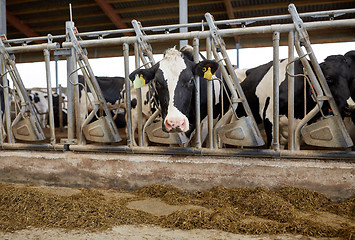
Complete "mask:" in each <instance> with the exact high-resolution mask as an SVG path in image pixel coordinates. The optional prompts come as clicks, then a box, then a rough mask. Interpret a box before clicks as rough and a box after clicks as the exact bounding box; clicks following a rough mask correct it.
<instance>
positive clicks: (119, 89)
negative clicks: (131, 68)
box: [78, 75, 152, 144]
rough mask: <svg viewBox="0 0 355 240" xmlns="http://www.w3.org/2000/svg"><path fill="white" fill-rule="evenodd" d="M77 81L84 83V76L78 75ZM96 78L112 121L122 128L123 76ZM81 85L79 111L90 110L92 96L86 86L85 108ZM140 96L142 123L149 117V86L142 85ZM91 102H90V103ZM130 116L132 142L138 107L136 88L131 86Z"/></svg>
mask: <svg viewBox="0 0 355 240" xmlns="http://www.w3.org/2000/svg"><path fill="white" fill-rule="evenodd" d="M78 80H79V83H81V84H83V85H84V84H85V80H84V77H83V76H81V75H79V76H78ZM96 80H97V82H98V84H99V86H100V89H101V92H102V94H103V96H104V98H105V100H106V103H107V106H108V107H109V109H110V110H111V114H112V116H113V117H114V116H115V115H116V117H114V122H115V124H116V127H117V128H123V127H125V126H126V119H125V111H126V104H125V79H124V78H123V77H97V76H96ZM83 85H81V86H80V87H79V91H80V94H79V95H80V107H81V111H91V110H92V109H93V106H92V104H93V100H94V99H93V96H92V93H91V90H90V89H89V88H88V87H87V98H88V104H87V106H86V109H85V104H83V103H84V101H85V96H86V92H85V90H84V89H83ZM141 93H142V98H143V103H142V104H143V105H142V117H143V124H144V123H145V121H146V120H147V119H148V118H149V117H150V115H151V113H152V111H151V108H150V106H149V103H150V102H149V100H150V99H152V95H151V94H150V93H149V86H148V85H145V86H144V87H142V91H141ZM90 103H91V104H90ZM131 116H132V134H133V136H132V138H133V143H134V144H136V143H135V140H134V133H135V130H136V129H137V127H138V109H137V94H136V90H135V89H134V88H133V86H131Z"/></svg>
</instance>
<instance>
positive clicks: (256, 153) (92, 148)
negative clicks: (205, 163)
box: [69, 145, 355, 162]
mask: <svg viewBox="0 0 355 240" xmlns="http://www.w3.org/2000/svg"><path fill="white" fill-rule="evenodd" d="M69 149H70V150H71V151H78V152H121V153H137V154H161V155H171V154H182V155H204V156H223V157H259V158H272V159H280V158H296V159H323V160H333V161H334V159H337V160H339V159H341V160H343V161H346V162H355V152H354V151H352V152H351V151H348V152H346V151H328V152H324V151H309V150H303V151H299V152H294V151H289V150H281V151H278V152H276V151H273V150H270V149H228V148H227V149H209V148H201V149H196V148H191V147H189V148H179V147H177V148H173V147H169V148H162V147H161V146H156V147H131V148H130V147H127V146H108V145H106V146H104V145H85V146H83V145H70V146H69Z"/></svg>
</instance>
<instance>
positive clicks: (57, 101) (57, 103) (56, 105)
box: [46, 93, 68, 127]
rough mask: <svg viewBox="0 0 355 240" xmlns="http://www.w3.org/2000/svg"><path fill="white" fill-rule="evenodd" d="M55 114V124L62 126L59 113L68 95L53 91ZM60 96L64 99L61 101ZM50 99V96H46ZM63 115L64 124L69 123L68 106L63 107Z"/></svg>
mask: <svg viewBox="0 0 355 240" xmlns="http://www.w3.org/2000/svg"><path fill="white" fill-rule="evenodd" d="M52 97H53V114H54V126H55V127H60V118H59V113H60V107H59V106H60V104H61V103H62V102H65V101H66V96H65V95H63V96H59V94H57V93H53V95H52ZM60 97H61V98H62V101H60ZM46 98H47V99H48V97H47V96H46ZM62 116H63V120H62V121H63V126H67V125H68V114H67V108H66V107H62Z"/></svg>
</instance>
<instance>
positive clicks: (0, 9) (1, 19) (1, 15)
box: [0, 0, 11, 142]
mask: <svg viewBox="0 0 355 240" xmlns="http://www.w3.org/2000/svg"><path fill="white" fill-rule="evenodd" d="M0 34H5V35H6V0H0ZM3 64H5V62H4V61H3V59H2V58H0V65H1V66H2V65H3ZM5 72H6V69H5V65H4V67H1V68H0V74H3V73H5ZM3 80H4V82H5V81H7V78H6V76H4V77H3ZM7 92H8V91H7ZM3 94H4V96H3V97H5V89H3ZM6 106H7V105H6V104H5V108H6ZM0 107H1V106H0ZM0 111H1V110H0ZM3 116H5V117H6V114H5V112H3V113H2V115H0V121H1V123H0V124H1V125H2V117H3ZM0 131H1V128H0ZM8 134H11V133H8ZM0 141H1V142H2V141H3V136H2V132H1V133H0Z"/></svg>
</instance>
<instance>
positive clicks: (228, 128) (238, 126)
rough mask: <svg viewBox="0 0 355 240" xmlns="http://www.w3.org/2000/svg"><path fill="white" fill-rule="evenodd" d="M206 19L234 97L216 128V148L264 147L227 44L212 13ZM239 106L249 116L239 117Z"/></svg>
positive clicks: (214, 49) (214, 51)
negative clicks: (225, 146) (227, 146)
mask: <svg viewBox="0 0 355 240" xmlns="http://www.w3.org/2000/svg"><path fill="white" fill-rule="evenodd" d="M205 18H206V20H207V23H208V26H209V28H210V33H211V36H212V39H213V46H212V52H213V55H214V57H215V59H216V61H217V62H218V64H219V69H220V70H221V72H222V76H223V78H224V81H225V82H226V84H227V86H228V88H229V90H230V91H231V95H232V99H231V101H232V106H231V108H230V109H229V110H228V112H227V113H226V114H225V115H224V116H223V117H222V118H221V119H220V120H219V121H218V122H217V123H216V125H215V126H214V130H213V131H214V146H215V147H217V146H220V145H221V144H222V143H226V144H230V145H235V146H261V145H264V144H265V143H264V140H263V138H262V136H261V134H260V131H259V128H258V126H257V124H256V122H255V120H254V117H253V114H252V112H251V110H250V107H249V105H248V102H247V100H246V97H245V95H244V92H243V89H242V87H241V86H240V84H239V81H238V78H237V75H236V73H235V72H234V68H233V66H232V63H231V61H230V59H229V56H228V54H227V50H226V46H225V43H224V41H223V39H222V37H221V36H220V34H219V33H218V29H217V27H216V25H215V24H214V20H213V17H212V15H211V14H210V13H206V14H205ZM217 48H218V49H219V51H220V52H221V54H222V57H220V56H219V54H218V52H217ZM227 69H228V71H227ZM228 72H229V74H228ZM238 104H241V105H242V106H243V107H244V110H245V112H246V114H247V116H242V117H238V116H237V115H236V109H237V106H238ZM233 115H234V116H235V117H236V120H235V121H232V122H231V119H232V117H233ZM218 140H220V143H218Z"/></svg>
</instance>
